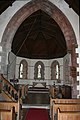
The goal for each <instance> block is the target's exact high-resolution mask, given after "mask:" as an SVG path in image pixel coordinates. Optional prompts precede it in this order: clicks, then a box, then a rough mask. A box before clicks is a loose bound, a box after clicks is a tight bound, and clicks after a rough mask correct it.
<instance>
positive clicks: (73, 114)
mask: <svg viewBox="0 0 80 120" xmlns="http://www.w3.org/2000/svg"><path fill="white" fill-rule="evenodd" d="M57 120H80V111H67V112H66V111H60V109H59V108H58V111H57Z"/></svg>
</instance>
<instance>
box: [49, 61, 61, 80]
mask: <svg viewBox="0 0 80 120" xmlns="http://www.w3.org/2000/svg"><path fill="white" fill-rule="evenodd" d="M51 79H52V80H58V81H59V80H60V66H59V63H58V61H56V60H55V61H53V62H52V64H51Z"/></svg>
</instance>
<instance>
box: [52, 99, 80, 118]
mask: <svg viewBox="0 0 80 120" xmlns="http://www.w3.org/2000/svg"><path fill="white" fill-rule="evenodd" d="M53 103H65V104H66V103H80V99H53V98H52V97H50V117H51V115H52V106H53Z"/></svg>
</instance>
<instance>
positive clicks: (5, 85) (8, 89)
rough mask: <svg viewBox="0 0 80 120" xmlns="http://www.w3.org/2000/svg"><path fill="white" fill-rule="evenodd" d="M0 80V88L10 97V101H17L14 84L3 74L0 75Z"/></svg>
mask: <svg viewBox="0 0 80 120" xmlns="http://www.w3.org/2000/svg"><path fill="white" fill-rule="evenodd" d="M0 81H1V83H0V84H1V90H2V91H3V92H4V93H5V94H7V96H8V98H9V99H10V101H11V99H12V101H18V97H19V96H18V95H19V93H18V91H17V90H16V89H15V88H14V86H13V85H12V84H11V83H10V82H9V81H8V80H6V79H5V78H4V77H3V75H2V74H1V75H0Z"/></svg>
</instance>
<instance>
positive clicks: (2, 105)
mask: <svg viewBox="0 0 80 120" xmlns="http://www.w3.org/2000/svg"><path fill="white" fill-rule="evenodd" d="M13 106H14V107H15V112H18V103H17V102H11V101H4V102H2V101H0V109H4V110H10V109H11V108H12V107H13Z"/></svg>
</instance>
